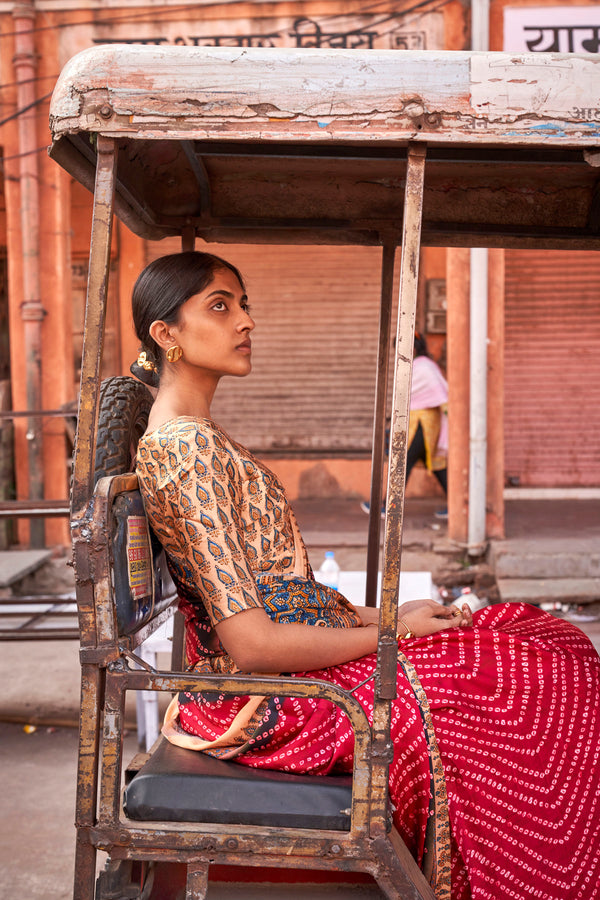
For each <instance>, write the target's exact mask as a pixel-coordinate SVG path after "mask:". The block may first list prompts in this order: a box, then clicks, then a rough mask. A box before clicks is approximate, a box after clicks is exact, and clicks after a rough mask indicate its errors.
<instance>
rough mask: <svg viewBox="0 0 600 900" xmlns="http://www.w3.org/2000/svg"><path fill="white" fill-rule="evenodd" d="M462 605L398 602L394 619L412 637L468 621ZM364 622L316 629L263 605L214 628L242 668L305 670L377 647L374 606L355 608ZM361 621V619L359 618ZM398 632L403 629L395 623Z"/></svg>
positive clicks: (247, 670) (327, 665)
mask: <svg viewBox="0 0 600 900" xmlns="http://www.w3.org/2000/svg"><path fill="white" fill-rule="evenodd" d="M467 611H468V607H464V608H463V612H462V613H461V611H460V610H458V609H457V608H456V607H454V608H453V607H445V606H442V605H441V604H440V603H435V602H434V601H433V600H412V601H410V602H409V603H403V604H402V605H401V607H400V609H399V619H402V621H403V622H404V623H405V625H406V626H408V627H409V628H410V630H411V631H412V632H413V634H414V635H415V636H418V637H423V636H425V635H427V634H433V633H434V632H437V631H443V630H444V629H446V628H458V627H460V626H462V625H470V624H472V619H471V616H470V611H468V612H467ZM357 612H359V615H365V617H366V618H367V619H369V620H373V621H369V622H365V624H364V627H362V628H361V627H359V628H321V627H318V626H314V625H295V624H281V623H279V622H273V621H272V620H271V619H270V618H269V616H268V615H267V613H266V612H265V610H264V609H258V608H256V609H247V610H244V611H243V612H239V613H237V614H236V615H234V616H230V617H229V618H227V619H224V620H223V621H221V622H220V623H219V624H218V625H217V626H216V631H217V634H218V636H219V640H220V641H221V643H222V644H223V646H224V648H225V650H226V651H227V653H228V654H229V656H231V658H232V659H233V661H234V662H235V664H236V666H238V668H239V669H240V670H241V671H242V672H257V673H258V672H305V671H311V670H312V669H323V668H327V667H329V666H336V665H340V664H341V663H345V662H349V661H350V660H352V659H359V658H360V657H361V656H366V655H367V654H369V653H373V652H374V651H375V650H376V649H377V629H376V628H369V627H368V625H375V624H376V623H377V621H378V618H379V610H377V609H368V610H367V609H366V608H364V609H361V608H360V607H358V608H357ZM363 621H364V620H363ZM399 631H400V634H401V635H402V634H403V633H404V631H405V628H404V627H403V626H402V625H399Z"/></svg>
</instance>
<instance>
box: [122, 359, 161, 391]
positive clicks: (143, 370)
mask: <svg viewBox="0 0 600 900" xmlns="http://www.w3.org/2000/svg"><path fill="white" fill-rule="evenodd" d="M129 371H130V372H131V374H132V375H134V376H135V377H136V378H138V379H139V380H140V381H143V383H144V384H147V385H149V387H155V388H156V387H158V385H159V381H160V379H159V377H158V369H157V368H156V363H154V362H153V361H152V360H151V359H150V354H148V353H147V352H146V351H145V350H142V351H141V352H140V353H139V355H138V358H137V359H136V361H135V362H133V363H131V365H130V366H129Z"/></svg>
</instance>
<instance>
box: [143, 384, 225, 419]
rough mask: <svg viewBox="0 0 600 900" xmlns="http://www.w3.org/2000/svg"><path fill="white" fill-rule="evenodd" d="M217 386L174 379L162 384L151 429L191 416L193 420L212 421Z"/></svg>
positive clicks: (152, 414) (154, 408)
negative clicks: (212, 403) (211, 410)
mask: <svg viewBox="0 0 600 900" xmlns="http://www.w3.org/2000/svg"><path fill="white" fill-rule="evenodd" d="M216 387H217V385H216V383H215V384H214V386H211V387H208V386H207V385H200V384H187V383H182V380H180V379H173V380H169V381H167V383H166V384H163V380H162V379H161V384H160V387H159V389H158V393H157V395H156V399H155V401H154V404H153V406H152V409H151V411H150V416H149V419H148V426H149V428H158V427H159V426H160V425H163V424H164V423H165V422H168V421H169V420H171V419H177V418H179V417H180V416H189V417H191V418H193V419H210V406H211V402H212V398H213V395H214V392H215V389H216Z"/></svg>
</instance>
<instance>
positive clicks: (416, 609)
mask: <svg viewBox="0 0 600 900" xmlns="http://www.w3.org/2000/svg"><path fill="white" fill-rule="evenodd" d="M472 624H473V615H472V613H471V609H470V607H469V605H468V603H463V605H462V607H461V608H459V607H458V606H454V605H453V606H442V604H441V603H436V601H435V600H410V601H409V602H408V603H403V604H402V606H400V607H399V608H398V634H399V635H400V637H402V636H403V634H404V633H405V632H406V629H407V627H408V628H409V629H410V631H411V632H412V633H413V635H414V636H415V637H425V635H427V634H435V632H436V631H444V630H445V629H447V628H466V627H468V626H470V625H472Z"/></svg>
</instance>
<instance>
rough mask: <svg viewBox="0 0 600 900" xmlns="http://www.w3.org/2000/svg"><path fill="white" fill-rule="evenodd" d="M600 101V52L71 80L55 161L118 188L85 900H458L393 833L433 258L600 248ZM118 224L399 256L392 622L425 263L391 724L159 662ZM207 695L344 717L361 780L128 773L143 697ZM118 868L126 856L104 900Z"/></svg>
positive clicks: (81, 599) (370, 56) (145, 402)
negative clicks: (121, 352)
mask: <svg viewBox="0 0 600 900" xmlns="http://www.w3.org/2000/svg"><path fill="white" fill-rule="evenodd" d="M599 81H600V58H598V57H597V56H591V55H589V56H585V55H569V56H566V55H565V56H561V55H559V54H552V53H548V54H525V55H515V54H510V55H509V54H502V53H469V52H464V53H463V52H445V53H437V52H435V53H434V52H413V51H402V52H396V51H374V50H369V51H359V50H351V51H346V50H321V49H298V50H295V49H276V48H269V49H240V48H226V47H194V48H188V47H185V48H184V47H150V46H129V45H128V46H119V45H111V46H106V47H96V48H93V49H90V50H86V51H84V52H82V53H80V54H78V55H77V56H76V57H74V58H73V59H72V60H71V61H70V62H69V63H68V64H67V66H66V67H65V69H64V70H63V72H62V74H61V75H60V78H59V80H58V83H57V85H56V88H55V91H54V96H53V99H52V104H51V130H52V138H53V142H52V147H51V151H50V152H51V155H52V157H53V158H54V159H55V160H56V161H57V163H59V164H60V165H61V166H63V167H64V168H65V169H66V170H67V171H68V172H69V173H70V174H71V175H72V176H73V177H74V178H76V179H77V180H78V181H79V182H81V183H82V184H83V185H85V186H86V187H87V188H89V190H90V191H92V192H93V194H94V215H93V226H92V239H91V249H90V265H89V282H88V294H87V307H86V320H85V342H84V351H83V361H82V374H81V393H80V399H79V414H78V428H77V439H76V448H75V455H74V472H73V484H72V500H71V526H72V535H73V552H74V562H75V572H76V585H77V603H78V614H79V628H80V643H81V650H80V654H81V665H82V691H81V722H80V751H79V768H78V785H77V814H76V819H77V821H76V826H77V851H76V872H75V891H74V898H75V900H91V898H93V897H94V896H95V897H96V898H97V900H108V898H122V900H124V898H126V897H127V898H140V900H141V898H157V897H169V898H170V897H184V896H185V898H186V900H192V898H193V900H203V898H205V897H206V892H207V886H208V881H209V873H210V870H211V867H212V866H216V865H227V866H234V867H235V866H238V867H246V868H248V867H278V868H288V869H291V870H297V871H298V870H300V871H305V870H312V871H315V870H322V871H330V872H336V873H338V874H339V873H353V872H362V873H368V874H369V875H370V876H372V878H373V879H374V880H375V882H376V883H377V885H378V886H379V889H380V891H381V892H382V894H383V895H384V896H386V897H387V898H390V900H392V898H394V900H417V898H418V900H431V898H433V897H435V896H437V897H438V900H439V898H440V897H441V894H440V893H438V892H437V891H436V866H437V864H438V863H439V861H438V860H435V859H433V858H432V854H430V855H429V857H428V860H429V862H428V866H427V868H426V871H425V872H422V871H421V870H420V869H419V868H418V867H417V865H416V863H415V861H414V860H413V858H412V857H411V855H410V853H409V852H408V850H407V849H406V847H405V845H404V844H403V842H402V840H401V839H400V837H399V835H398V834H397V833H396V831H395V829H394V827H393V826H392V825H391V821H390V811H389V804H388V787H387V774H388V766H389V762H390V759H391V752H392V748H391V746H390V741H389V724H390V701H391V699H392V698H393V697H394V696H395V685H396V671H397V665H398V659H397V643H396V639H395V623H396V610H397V603H398V591H399V577H400V569H401V551H402V528H403V510H404V480H405V461H406V450H407V446H406V433H407V422H408V413H409V393H410V378H411V361H412V347H413V333H414V322H415V309H416V297H417V279H418V261H419V248H420V245H421V243H423V244H429V245H437V246H448V247H451V246H470V247H474V246H483V247H532V246H539V247H548V248H553V247H563V248H564V247H573V248H577V249H585V248H588V249H598V248H600V199H599V198H600V176H599V171H600V170H599V168H598V167H599V166H600V149H598V148H600V123H599V122H598V110H597V106H598V95H597V87H596V86H597V84H598V83H599ZM282 188H284V189H282ZM492 194H493V202H491V196H492ZM113 214H116V215H117V216H119V217H120V218H121V219H122V221H123V222H125V223H126V224H127V225H128V226H129V227H130V228H131V229H132V230H133V231H134V232H135V233H136V234H137V235H140V236H142V237H144V238H146V239H150V240H160V239H161V238H164V237H165V236H177V235H178V236H180V237H181V242H182V248H183V249H190V248H193V247H194V246H195V245H196V242H198V241H211V242H224V243H226V242H236V243H241V242H250V243H278V244H281V243H293V242H297V243H329V244H355V245H366V246H377V247H381V250H382V252H381V309H380V325H379V328H380V338H379V351H378V359H377V381H376V402H375V413H374V425H373V455H372V490H371V510H372V511H373V510H374V511H375V513H374V514H373V513H372V514H371V519H370V524H369V547H368V575H367V595H366V603H367V604H369V605H375V603H376V584H377V575H378V571H377V570H378V557H379V545H380V517H379V514H378V511H379V508H380V503H381V495H382V481H383V471H384V432H385V415H386V404H387V395H388V384H387V380H388V379H387V368H388V366H387V362H388V353H389V348H390V346H391V344H392V324H391V310H392V305H393V293H394V288H393V268H394V253H395V250H396V248H397V247H401V272H400V291H399V306H398V309H399V312H398V322H397V327H396V329H395V354H394V355H395V368H394V376H393V385H392V393H393V399H392V416H391V435H390V463H389V470H388V488H387V497H388V504H387V517H386V522H385V534H384V540H383V545H384V551H383V560H384V561H383V573H382V575H383V577H382V591H381V601H380V606H381V623H380V630H379V646H378V655H377V671H376V680H375V683H376V690H375V710H374V719H373V724H372V727H370V726H369V723H368V721H367V718H366V716H365V714H364V712H363V710H362V709H361V707H360V706H359V704H358V703H357V701H356V700H355V698H354V697H353V696H352V694H351V693H347V692H344V691H342V690H340V689H338V688H336V687H334V686H332V685H330V684H327V683H324V682H317V681H311V680H310V679H293V680H290V679H287V680H286V679H285V678H271V677H254V676H240V675H237V676H235V677H234V676H231V677H220V676H210V677H209V676H202V677H201V676H199V675H195V674H193V673H190V672H186V671H185V666H184V663H183V661H182V659H181V658H179V660H176V661H175V663H174V667H173V670H172V671H157V670H156V669H154V668H153V667H151V666H149V665H148V664H147V663H144V662H143V660H141V659H140V656H139V654H138V652H136V651H138V648H139V647H140V644H141V643H142V642H143V641H144V640H145V639H146V638H147V637H148V636H149V635H150V634H151V633H152V631H153V630H154V629H156V628H157V627H158V626H159V625H160V624H161V623H163V621H165V619H166V618H167V617H168V616H170V615H171V612H172V607H173V606H174V605H175V604H176V602H177V597H176V594H175V592H174V589H173V585H172V583H171V582H170V579H169V576H168V571H167V567H166V564H165V559H164V555H163V554H162V552H161V549H160V547H159V546H158V545H157V544H156V541H155V540H154V538H153V535H152V534H151V533H150V530H149V528H148V524H147V521H146V518H145V514H144V510H143V505H142V503H141V497H140V494H139V491H138V489H137V480H136V476H135V474H133V473H132V472H131V461H132V455H133V453H134V451H135V444H136V440H137V437H139V434H140V433H141V431H143V428H144V417H145V416H147V411H148V408H149V404H150V402H151V398H150V397H149V395H148V394H147V392H146V388H144V387H143V386H141V385H135V386H134V387H131V384H130V382H129V379H118V380H117V383H115V382H112V383H110V384H108V385H104V386H103V387H102V389H101V386H100V384H99V370H100V359H101V353H102V340H103V328H104V318H105V307H106V294H107V280H108V274H109V259H110V246H111V223H112V218H113ZM101 394H103V395H104V397H103V399H102V398H101ZM117 394H118V395H119V397H121V396H123V397H124V398H125V399H124V401H123V402H124V409H125V411H124V420H125V421H126V422H129V423H130V424H131V427H129V425H127V424H126V425H125V426H124V427H123V429H122V431H121V432H120V439H119V446H120V449H119V448H117V450H116V456H115V458H112V457H111V454H107V453H106V452H105V450H104V444H103V443H102V441H101V442H100V446H98V447H97V444H98V441H97V434H98V424H99V420H101V419H102V416H103V415H104V414H105V411H106V408H107V406H108V408H110V409H111V411H112V412H113V413H114V410H115V408H116V407H115V402H114V398H115V396H117ZM127 397H129V398H130V399H131V403H132V405H129V401H128V400H127ZM107 398H108V399H107ZM111 398H112V399H111ZM101 399H102V402H101ZM103 440H104V439H103ZM98 454H99V456H98ZM108 457H111V459H108ZM115 459H116V461H115ZM107 460H108V461H107ZM132 551H133V552H132ZM201 689H212V690H218V691H220V692H223V693H230V694H240V693H242V694H250V695H264V696H270V695H278V694H279V695H284V696H303V697H325V698H328V699H329V700H331V701H332V702H333V703H336V704H339V706H340V707H341V708H342V709H343V710H344V711H345V713H346V715H347V716H348V718H349V719H350V721H351V723H352V726H353V728H354V732H355V739H356V743H355V756H354V770H353V774H352V777H351V778H350V777H349V776H328V777H323V778H312V777H308V776H290V775H287V774H283V773H278V772H264V771H263V772H255V771H246V770H245V769H244V770H243V771H240V769H241V768H242V767H238V766H236V764H235V763H232V762H229V763H228V762H224V761H221V760H214V759H210V758H208V757H203V755H202V754H199V753H195V754H194V753H192V754H191V757H190V753H189V751H182V750H181V749H180V748H176V747H173V746H171V745H170V744H168V743H167V742H166V741H164V739H159V740H158V742H157V743H156V744H155V746H154V747H153V748H152V750H151V751H150V752H149V753H148V754H144V755H142V758H139V757H137V758H136V760H134V761H133V763H131V764H129V765H128V766H127V767H124V764H123V729H124V701H125V694H126V692H127V691H131V690H134V691H167V692H176V691H182V690H184V691H185V690H189V691H194V690H201ZM123 779H125V782H126V785H125V788H124V789H123ZM442 802H443V798H442ZM435 828H436V816H435V815H432V817H431V829H432V832H433V830H434V829H435ZM98 850H103V851H106V852H107V853H108V855H109V859H108V863H107V867H106V869H105V871H104V872H102V873H101V875H100V877H99V879H98V882H97V885H96V887H95V880H96V853H97V851H98ZM165 873H167V874H165Z"/></svg>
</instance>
